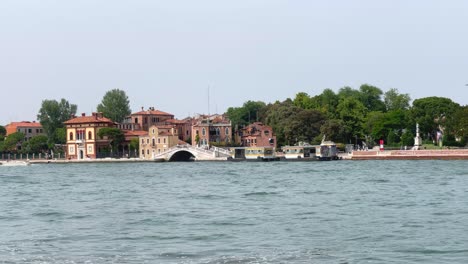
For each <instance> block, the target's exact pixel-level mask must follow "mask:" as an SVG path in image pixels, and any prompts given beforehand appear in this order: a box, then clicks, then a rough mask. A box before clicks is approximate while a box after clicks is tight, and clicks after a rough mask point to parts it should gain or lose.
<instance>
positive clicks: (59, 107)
mask: <svg viewBox="0 0 468 264" xmlns="http://www.w3.org/2000/svg"><path fill="white" fill-rule="evenodd" d="M76 109H77V106H76V105H75V104H70V103H69V102H68V101H67V100H65V99H61V100H60V102H57V101H56V100H43V101H42V105H41V109H39V113H38V115H37V119H38V120H39V122H40V123H41V125H42V127H43V128H44V131H45V132H46V134H47V137H48V143H49V145H51V144H54V143H58V138H57V134H56V131H57V129H59V128H63V127H64V125H63V123H64V122H65V121H67V120H69V119H70V118H71V117H72V116H73V115H75V114H76Z"/></svg>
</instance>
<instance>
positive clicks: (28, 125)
mask: <svg viewBox="0 0 468 264" xmlns="http://www.w3.org/2000/svg"><path fill="white" fill-rule="evenodd" d="M18 128H42V125H41V123H38V122H30V121H21V122H11V123H10V124H8V125H6V126H5V130H6V135H7V136H8V135H11V134H13V133H15V132H16V130H17V129H18Z"/></svg>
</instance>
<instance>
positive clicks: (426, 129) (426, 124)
mask: <svg viewBox="0 0 468 264" xmlns="http://www.w3.org/2000/svg"><path fill="white" fill-rule="evenodd" d="M459 109H460V105H459V104H457V103H455V102H453V101H452V100H451V99H449V98H444V97H435V96H433V97H426V98H421V99H416V100H414V102H413V106H412V108H411V120H412V122H413V123H419V127H420V129H421V131H422V132H423V133H422V134H423V135H424V133H430V134H431V136H432V137H433V139H434V137H435V134H436V132H437V131H438V130H441V129H442V130H444V132H450V131H451V130H453V128H452V127H450V126H452V125H453V124H455V123H456V122H457V121H456V120H453V118H454V114H455V112H456V111H457V110H459Z"/></svg>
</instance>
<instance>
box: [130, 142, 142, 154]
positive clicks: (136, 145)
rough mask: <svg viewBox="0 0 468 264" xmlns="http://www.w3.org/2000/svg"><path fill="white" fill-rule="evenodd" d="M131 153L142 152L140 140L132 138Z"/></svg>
mask: <svg viewBox="0 0 468 264" xmlns="http://www.w3.org/2000/svg"><path fill="white" fill-rule="evenodd" d="M130 151H134V152H135V153H138V152H139V151H140V140H138V138H132V139H131V140H130Z"/></svg>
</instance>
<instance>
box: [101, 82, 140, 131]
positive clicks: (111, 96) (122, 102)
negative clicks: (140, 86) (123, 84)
mask: <svg viewBox="0 0 468 264" xmlns="http://www.w3.org/2000/svg"><path fill="white" fill-rule="evenodd" d="M97 111H98V112H102V113H103V115H104V116H105V117H107V118H109V119H110V120H112V121H114V122H118V123H121V122H122V121H123V120H124V119H125V117H127V116H129V115H130V114H131V113H132V112H131V110H130V101H129V100H128V96H127V94H126V93H125V91H122V90H120V89H112V90H110V91H107V92H106V94H105V95H104V97H103V98H102V101H101V103H100V104H98V106H97Z"/></svg>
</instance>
